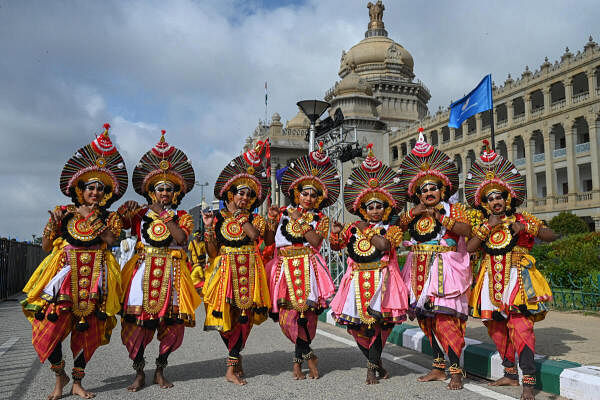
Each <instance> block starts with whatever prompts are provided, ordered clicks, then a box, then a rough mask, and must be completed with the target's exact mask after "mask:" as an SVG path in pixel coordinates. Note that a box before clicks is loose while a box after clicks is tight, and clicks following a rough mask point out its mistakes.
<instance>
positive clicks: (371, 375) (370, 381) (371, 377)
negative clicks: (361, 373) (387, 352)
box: [366, 368, 379, 385]
mask: <svg viewBox="0 0 600 400" xmlns="http://www.w3.org/2000/svg"><path fill="white" fill-rule="evenodd" d="M378 383H379V380H378V379H377V377H376V376H375V371H374V370H372V369H368V368H367V380H366V384H367V385H375V384H378Z"/></svg>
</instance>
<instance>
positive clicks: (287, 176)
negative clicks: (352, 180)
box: [281, 142, 340, 208]
mask: <svg viewBox="0 0 600 400" xmlns="http://www.w3.org/2000/svg"><path fill="white" fill-rule="evenodd" d="M299 186H302V187H305V186H311V187H313V188H315V189H317V190H320V191H321V192H322V195H321V196H319V197H318V198H317V204H316V207H317V208H325V207H328V206H329V205H331V204H333V203H335V201H336V200H337V198H338V196H339V195H340V177H339V175H338V172H337V170H336V169H335V167H334V166H333V164H332V163H331V159H330V158H329V156H327V154H326V153H325V151H324V150H323V142H319V149H318V150H315V151H313V152H311V153H310V154H309V155H308V156H302V157H300V158H297V159H296V160H294V161H293V162H292V163H291V164H290V166H289V168H288V169H287V170H286V171H285V172H284V174H283V177H282V178H281V189H282V191H283V193H284V194H285V195H286V196H288V197H289V198H290V199H294V198H295V194H294V190H296V189H297V188H298V187H299Z"/></svg>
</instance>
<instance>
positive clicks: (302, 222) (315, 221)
mask: <svg viewBox="0 0 600 400" xmlns="http://www.w3.org/2000/svg"><path fill="white" fill-rule="evenodd" d="M319 147H320V148H319V150H317V151H313V152H312V153H310V155H308V156H303V157H300V158H298V159H296V160H295V161H294V162H292V163H291V164H290V167H289V168H288V169H287V171H286V172H285V173H284V175H283V178H282V182H281V187H282V191H283V193H284V194H285V195H286V196H287V197H288V198H289V199H290V201H291V203H292V204H291V205H290V206H288V207H286V208H283V209H282V210H281V213H279V212H278V210H277V209H276V208H273V207H272V208H270V209H269V212H268V217H269V218H268V221H267V233H266V234H265V245H267V246H269V245H271V244H272V243H273V242H274V243H275V246H276V250H275V255H274V257H273V259H272V260H271V261H270V262H269V263H268V264H267V273H268V274H269V277H270V283H269V285H270V292H271V299H272V302H273V307H272V312H273V313H272V317H273V319H274V320H278V321H279V325H280V326H281V330H282V331H283V333H284V335H285V336H287V338H288V339H290V340H291V341H292V342H293V343H295V345H296V348H295V354H294V364H293V376H294V379H305V378H306V376H305V375H304V373H303V372H302V361H303V360H307V361H308V368H309V376H310V378H313V379H317V378H319V370H318V367H317V362H318V358H317V356H316V355H315V354H314V352H313V351H312V349H311V348H310V344H311V342H312V340H313V338H314V336H315V333H316V329H317V314H318V313H320V312H322V311H323V309H324V308H325V307H327V303H328V300H329V299H330V298H331V296H333V294H334V293H335V287H334V285H333V280H332V279H331V274H330V273H329V269H328V268H327V264H326V262H325V260H324V259H323V256H321V254H319V250H320V248H321V243H322V241H323V239H324V238H327V235H328V233H329V218H328V217H327V216H325V215H324V214H323V213H321V212H320V210H321V209H323V208H325V207H327V206H329V205H330V204H332V203H334V202H335V201H336V199H337V197H338V196H339V192H340V190H339V188H340V182H339V176H338V173H337V170H336V169H335V167H334V166H333V164H332V163H331V160H330V158H329V157H328V156H327V155H326V154H325V152H324V151H323V143H319ZM278 219H279V221H278Z"/></svg>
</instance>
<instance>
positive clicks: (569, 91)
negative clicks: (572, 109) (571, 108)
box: [564, 78, 573, 106]
mask: <svg viewBox="0 0 600 400" xmlns="http://www.w3.org/2000/svg"><path fill="white" fill-rule="evenodd" d="M564 85H565V103H566V105H567V106H568V105H570V104H571V99H572V98H573V82H572V81H571V78H567V79H566V80H565V81H564Z"/></svg>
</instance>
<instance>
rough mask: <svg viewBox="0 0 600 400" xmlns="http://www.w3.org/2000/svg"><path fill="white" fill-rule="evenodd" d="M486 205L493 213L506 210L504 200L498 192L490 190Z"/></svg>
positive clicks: (502, 212) (497, 213)
mask: <svg viewBox="0 0 600 400" xmlns="http://www.w3.org/2000/svg"><path fill="white" fill-rule="evenodd" d="M487 202H488V206H489V207H490V210H491V211H492V214H494V215H502V214H504V213H505V212H506V200H504V197H502V193H500V192H492V193H490V194H489V195H488V196H487Z"/></svg>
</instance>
